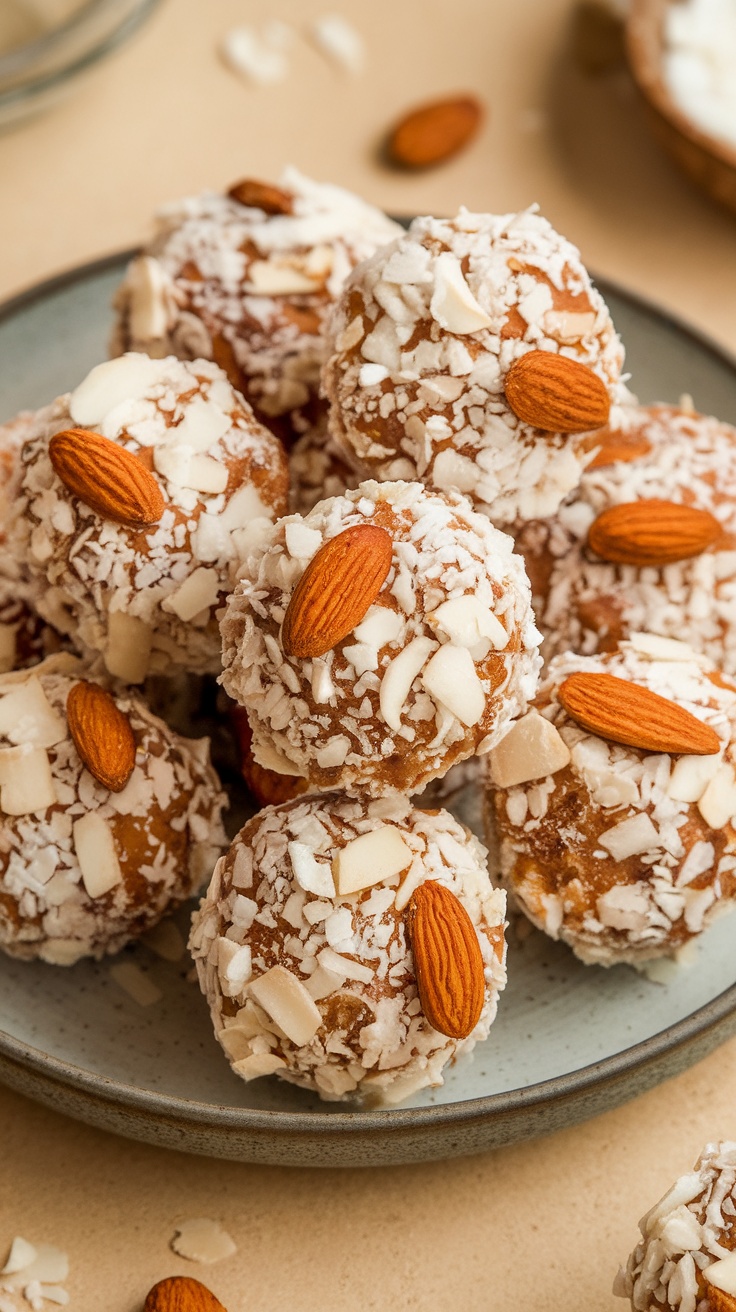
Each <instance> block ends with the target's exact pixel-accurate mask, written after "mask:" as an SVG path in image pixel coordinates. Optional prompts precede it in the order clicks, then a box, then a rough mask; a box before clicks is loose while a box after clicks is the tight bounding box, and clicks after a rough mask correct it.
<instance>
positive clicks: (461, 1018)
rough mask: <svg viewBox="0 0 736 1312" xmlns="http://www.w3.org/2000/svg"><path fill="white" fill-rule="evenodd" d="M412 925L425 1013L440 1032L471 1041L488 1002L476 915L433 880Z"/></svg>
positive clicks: (422, 890) (414, 906)
mask: <svg viewBox="0 0 736 1312" xmlns="http://www.w3.org/2000/svg"><path fill="white" fill-rule="evenodd" d="M407 923H408V930H409V939H410V941H411V949H412V953H413V955H414V974H415V975H416V979H417V989H418V990H419V1000H420V1002H421V1004H422V1011H423V1012H424V1015H425V1016H426V1018H427V1020H428V1021H429V1023H430V1025H431V1026H432V1027H433V1029H436V1030H438V1031H439V1033H440V1034H446V1035H447V1036H448V1037H449V1038H451V1039H466V1038H467V1037H468V1035H469V1034H472V1032H473V1030H474V1029H475V1027H476V1025H477V1024H478V1021H479V1020H480V1014H481V1012H482V1010H483V1000H484V998H485V976H484V974H483V957H482V955H481V950H480V944H479V943H478V936H477V934H476V932H475V929H474V928H473V922H472V920H471V919H470V916H469V915H468V913H467V911H466V910H465V907H464V906H463V904H462V902H460V901H458V899H457V898H456V897H455V894H454V893H452V892H451V891H450V889H449V888H446V887H445V885H444V884H438V883H437V882H436V881H435V880H433V879H430V880H428V881H427V883H426V884H420V886H419V888H418V889H417V890H416V892H415V893H414V894H413V895H412V899H411V902H410V903H409V915H408V922H407Z"/></svg>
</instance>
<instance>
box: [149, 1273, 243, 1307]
mask: <svg viewBox="0 0 736 1312" xmlns="http://www.w3.org/2000/svg"><path fill="white" fill-rule="evenodd" d="M143 1312H225V1308H224V1307H223V1305H222V1303H221V1302H220V1300H219V1298H215V1296H214V1294H212V1293H211V1292H210V1290H209V1289H207V1288H206V1287H205V1286H204V1285H201V1284H200V1283H199V1281H198V1280H192V1278H191V1276H169V1277H168V1278H167V1279H166V1280H159V1282H158V1284H156V1285H154V1286H153V1289H151V1290H150V1291H149V1293H148V1296H147V1298H146V1301H145V1304H144V1307H143Z"/></svg>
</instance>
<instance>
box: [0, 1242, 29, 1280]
mask: <svg viewBox="0 0 736 1312" xmlns="http://www.w3.org/2000/svg"><path fill="white" fill-rule="evenodd" d="M37 1257H38V1250H37V1249H36V1248H34V1246H33V1244H29V1242H28V1240H27V1239H22V1238H21V1236H20V1235H17V1236H16V1237H15V1239H14V1240H13V1242H12V1244H11V1245H10V1252H9V1253H8V1258H7V1261H6V1263H5V1266H4V1267H3V1269H2V1271H0V1275H2V1276H12V1275H15V1273H16V1271H22V1270H23V1269H24V1267H27V1266H30V1265H31V1263H32V1262H35V1260H36V1258H37Z"/></svg>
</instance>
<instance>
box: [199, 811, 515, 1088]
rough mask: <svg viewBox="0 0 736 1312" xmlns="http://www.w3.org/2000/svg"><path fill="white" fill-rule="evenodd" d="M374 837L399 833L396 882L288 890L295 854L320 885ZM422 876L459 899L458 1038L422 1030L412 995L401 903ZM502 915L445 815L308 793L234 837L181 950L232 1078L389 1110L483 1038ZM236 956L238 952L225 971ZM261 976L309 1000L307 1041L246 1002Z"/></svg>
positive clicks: (501, 950)
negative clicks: (464, 960) (361, 841)
mask: <svg viewBox="0 0 736 1312" xmlns="http://www.w3.org/2000/svg"><path fill="white" fill-rule="evenodd" d="M382 827H388V828H389V829H390V830H392V831H398V834H399V835H400V836H401V839H402V840H403V842H404V843H405V844H406V846H407V849H408V851H407V862H408V863H409V864H408V868H406V869H405V870H403V871H402V872H401V873H400V874H396V875H394V876H393V877H391V878H388V879H386V880H384V881H382V882H380V883H377V884H375V885H374V886H373V887H372V888H367V889H364V890H363V891H362V892H357V893H352V894H350V895H348V896H339V895H332V896H329V895H325V894H324V893H323V894H321V895H318V894H316V893H313V892H311V891H308V890H306V889H305V888H304V887H303V886H302V884H300V882H299V878H298V876H297V869H299V870H301V869H303V867H302V866H299V867H297V866H295V865H294V858H293V857H292V853H295V851H296V853H297V855H300V856H301V859H302V861H304V859H305V853H307V854H308V855H307V857H306V860H307V862H309V861H310V860H311V861H316V862H318V863H319V864H318V867H317V868H318V869H319V870H320V871H321V872H322V876H323V877H324V876H325V874H326V877H327V879H328V880H329V879H331V875H330V874H329V872H330V870H331V868H332V863H333V861H334V860H335V858H336V857H337V856H338V854H339V853H340V852H341V851H344V849H345V848H346V846H347V845H348V844H349V843H350V842H352V841H353V840H355V839H357V838H360V837H361V836H362V835H366V834H369V833H371V832H372V831H375V830H378V829H380V828H382ZM394 837H395V834H394ZM294 844H298V845H300V847H298V848H296V849H295V848H294V846H293V845H294ZM301 878H302V880H304V875H303V874H302V875H301ZM430 879H435V880H438V881H439V882H440V883H442V884H444V885H445V886H446V887H447V888H449V889H451V890H452V892H453V893H454V894H455V895H456V896H457V897H458V898H459V900H460V902H461V903H462V905H463V906H464V908H465V910H466V911H467V912H468V915H469V916H470V919H471V921H472V922H473V925H474V926H475V929H476V932H477V935H478V941H479V944H480V948H481V953H482V957H483V963H484V975H485V999H484V1004H483V1011H482V1013H481V1016H480V1019H479V1021H478V1024H477V1025H476V1027H475V1029H474V1030H473V1032H472V1034H471V1035H469V1037H468V1038H466V1039H463V1040H457V1039H452V1038H448V1037H447V1036H446V1035H444V1034H440V1033H438V1032H437V1031H436V1030H435V1029H433V1028H432V1026H431V1025H430V1024H429V1022H428V1021H427V1019H426V1018H425V1016H424V1015H423V1014H422V1010H421V1005H420V1001H419V997H418V995H417V988H416V983H415V978H414V965H413V959H412V953H411V949H410V947H409V944H408V941H407V934H406V906H407V904H408V902H409V898H410V896H411V893H412V892H413V890H414V889H415V888H416V887H418V886H419V885H420V884H422V883H424V882H425V881H426V880H430ZM306 882H308V881H306ZM505 907H506V900H505V894H504V893H503V891H502V890H501V889H498V888H494V887H493V885H492V884H491V880H490V876H489V874H488V868H487V864H486V852H485V849H484V848H483V847H482V846H481V844H480V843H479V842H478V841H477V839H475V838H474V837H473V836H472V835H471V834H470V833H469V832H468V831H467V830H466V829H464V828H463V827H462V826H461V825H460V824H458V822H457V821H456V820H455V819H453V817H452V816H450V815H449V814H448V813H447V812H446V811H433V812H427V811H420V810H415V809H412V807H411V805H410V803H409V802H408V800H407V799H406V798H403V797H397V796H393V797H391V798H389V799H384V800H382V801H374V802H371V803H369V804H368V805H367V806H366V805H365V804H364V803H362V802H359V801H356V800H353V799H349V798H346V797H342V796H339V795H329V794H328V795H322V796H319V797H317V796H314V795H311V796H308V797H304V798H298V799H296V800H295V801H292V802H288V803H285V804H284V805H282V806H278V807H267V808H266V809H265V810H263V811H260V812H259V813H258V815H256V816H255V817H254V818H253V819H252V820H250V821H249V822H248V824H247V825H246V826H245V828H244V829H242V830H241V832H240V834H239V835H238V836H237V838H236V839H235V841H234V843H233V845H232V847H231V848H230V851H229V852H228V853H227V855H226V856H225V857H223V858H222V859H221V860H220V861H219V862H218V864H217V866H216V868H215V873H214V875H213V878H212V883H211V885H210V888H209V890H208V892H207V895H206V897H205V898H204V900H203V902H202V903H201V907H200V910H199V912H198V913H195V916H194V922H193V930H192V936H191V940H190V948H191V950H192V953H193V955H194V958H195V961H196V963H197V971H198V974H199V979H200V984H201V987H202V991H203V992H204V994H205V996H206V997H207V1001H208V1002H209V1006H210V1011H211V1014H212V1020H213V1022H214V1026H215V1033H216V1035H217V1038H218V1039H219V1041H220V1043H221V1044H222V1047H223V1048H224V1050H225V1053H226V1054H227V1056H228V1059H229V1061H230V1062H231V1064H232V1067H233V1070H234V1071H235V1072H236V1074H238V1075H242V1076H243V1078H245V1079H250V1078H254V1077H255V1075H256V1074H266V1073H271V1072H274V1073H276V1074H278V1075H279V1076H281V1077H282V1078H283V1079H285V1080H289V1081H290V1082H291V1083H293V1084H298V1085H300V1086H302V1087H303V1088H308V1089H316V1090H317V1092H318V1093H319V1095H320V1097H322V1098H325V1099H327V1100H330V1101H334V1100H341V1099H346V1098H353V1097H363V1098H369V1097H370V1098H371V1100H375V1101H386V1102H399V1101H401V1100H402V1099H404V1098H408V1097H410V1096H411V1095H412V1094H414V1093H416V1092H417V1091H418V1090H419V1089H422V1088H424V1087H426V1086H427V1085H438V1084H441V1083H442V1070H443V1067H444V1066H445V1065H446V1064H447V1062H448V1061H450V1060H452V1059H453V1058H454V1057H456V1056H458V1055H459V1054H460V1053H469V1052H470V1051H471V1050H472V1049H473V1047H474V1046H475V1044H476V1043H477V1042H478V1041H479V1040H481V1039H484V1038H485V1037H486V1036H487V1034H488V1030H489V1027H490V1025H491V1023H492V1021H493V1019H494V1017H495V1015H496V1008H497V1003H498V995H499V993H500V991H501V990H502V989H503V987H504V985H505V982H506V972H505V954H506V947H505V940H504V924H505ZM238 947H241V948H242V949H245V951H244V952H243V955H242V956H240V957H239V958H237V959H236V961H233V951H234V950H237V948H238ZM273 966H281V967H284V968H285V969H286V970H287V971H289V972H290V973H291V974H292V975H293V976H295V977H296V979H297V980H298V981H299V982H300V984H301V985H302V986H303V988H304V989H305V990H306V993H307V995H308V998H310V999H313V1000H314V1002H315V1003H316V1006H317V1008H318V1010H319V1016H317V1017H315V1022H314V1024H315V1026H317V1025H318V1028H316V1032H315V1033H314V1035H313V1037H312V1038H311V1040H310V1041H308V1042H305V1043H301V1044H297V1043H295V1042H292V1041H290V1040H289V1039H287V1038H286V1037H285V1035H284V1033H283V1032H282V1031H281V1030H280V1028H279V1026H278V1024H276V1023H275V1022H274V1021H273V1019H272V1018H271V1017H270V1016H269V1014H268V1013H267V1012H266V1011H264V1010H263V1008H262V1007H261V1006H259V1005H258V1004H257V1003H256V1002H255V1000H254V998H253V996H252V987H253V984H254V983H256V982H257V980H258V979H259V977H260V976H262V975H263V974H264V972H266V971H268V970H270V969H271V968H272V967H273ZM264 1058H265V1061H264ZM269 1059H270V1060H269Z"/></svg>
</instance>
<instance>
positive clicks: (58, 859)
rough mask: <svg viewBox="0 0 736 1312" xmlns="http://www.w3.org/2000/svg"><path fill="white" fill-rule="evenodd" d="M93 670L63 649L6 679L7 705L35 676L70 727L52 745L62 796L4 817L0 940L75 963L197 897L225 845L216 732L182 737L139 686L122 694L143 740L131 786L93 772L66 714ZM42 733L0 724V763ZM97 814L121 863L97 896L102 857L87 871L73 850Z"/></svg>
mask: <svg viewBox="0 0 736 1312" xmlns="http://www.w3.org/2000/svg"><path fill="white" fill-rule="evenodd" d="M88 677H89V676H88V672H87V670H86V669H85V667H84V666H82V665H81V664H80V663H79V662H78V661H77V660H76V659H75V658H74V657H71V656H67V655H64V656H56V657H52V658H50V659H49V660H47V661H45V662H43V663H42V664H41V665H37V666H36V667H35V668H34V669H33V670H29V671H27V672H24V673H22V674H14V675H5V676H4V677H3V678H2V679H1V680H0V708H1V707H2V698H3V697H4V696H6V695H7V694H9V693H12V692H13V691H14V690H15V689H17V688H18V686H19V684H21V683H23V682H25V681H27V680H29V679H32V680H38V682H40V684H41V687H42V689H43V693H44V694H45V697H46V699H47V701H48V703H49V705H50V708H51V709H52V711H53V712H55V713H56V714H57V715H58V716H59V718H60V722H61V723H60V735H63V736H61V740H60V741H58V742H57V743H55V744H54V745H53V746H50V747H48V748H46V755H47V758H48V764H49V767H50V772H51V780H52V785H53V793H54V795H55V798H56V801H55V802H54V803H53V804H52V805H49V806H47V807H45V808H43V809H40V810H35V811H33V812H31V813H26V814H21V815H3V816H2V825H0V947H1V948H2V949H3V951H5V952H7V953H8V954H9V955H11V956H13V957H20V958H22V959H24V960H27V961H30V960H32V959H35V958H39V959H40V960H41V961H46V962H50V963H53V964H55V965H62V966H67V965H72V964H73V963H74V962H75V961H78V960H79V959H80V958H82V957H95V958H98V959H99V958H101V957H103V956H105V955H106V954H107V953H113V952H117V951H119V950H120V948H122V947H123V946H124V945H125V944H126V943H128V942H130V941H131V940H132V939H136V938H139V937H140V935H141V934H143V933H145V931H146V930H147V929H149V928H150V927H151V926H152V925H154V924H156V923H157V922H158V921H159V920H160V919H161V917H162V916H163V915H165V914H166V913H167V912H168V911H171V910H172V909H173V908H175V907H176V906H178V905H179V904H180V903H181V902H183V901H184V900H185V899H187V898H188V897H191V895H192V894H193V893H196V892H197V891H198V889H200V888H201V886H202V884H203V882H205V881H206V880H207V879H209V877H210V874H211V871H212V869H213V866H214V864H215V862H216V860H217V858H218V856H219V854H220V852H221V851H222V849H223V847H224V846H225V844H226V838H225V833H224V830H223V827H222V823H221V818H220V817H221V812H222V809H223V807H224V805H225V803H226V799H225V796H224V794H223V793H222V792H221V791H220V786H219V780H218V779H217V776H216V774H215V772H214V770H213V769H212V767H211V765H210V761H209V742H208V740H207V739H198V740H196V741H194V740H189V739H187V738H182V737H180V736H179V735H178V734H175V733H174V732H173V731H172V730H171V729H169V728H168V727H167V726H166V725H165V724H164V723H163V721H161V720H159V719H157V718H156V716H154V715H153V714H152V713H151V711H150V710H149V709H148V707H147V706H146V704H145V703H144V702H143V701H142V700H141V698H140V697H139V696H137V695H136V694H134V693H123V694H119V693H118V694H115V698H114V699H115V702H116V705H117V706H118V708H119V709H120V710H121V711H122V712H123V713H124V714H125V715H126V716H127V717H128V719H129V721H130V724H131V727H132V729H133V734H134V737H135V742H136V749H137V751H136V764H135V768H134V770H133V773H132V775H131V777H130V780H129V782H128V783H127V784H126V786H125V788H124V789H123V790H122V792H118V793H115V792H110V791H109V790H108V789H107V788H106V787H104V786H103V785H102V784H100V783H98V782H97V781H96V779H95V778H94V777H93V776H92V775H91V774H90V773H89V771H88V770H87V769H86V768H85V766H84V765H83V763H82V760H81V758H80V756H79V754H78V752H77V749H76V747H75V745H74V742H73V741H72V738H71V736H70V733H69V730H68V725H67V721H66V700H67V697H68V695H69V692H70V690H71V688H72V687H74V685H75V684H76V683H77V682H78V680H79V679H80V678H88ZM36 732H37V726H36V725H35V724H34V723H33V721H32V719H29V720H27V722H26V723H25V724H23V723H20V724H17V725H15V726H14V727H13V729H12V730H11V731H10V732H0V769H4V760H5V758H6V756H7V753H8V751H9V750H11V749H15V750H17V749H18V747H20V748H21V749H22V751H24V752H30V751H31V750H32V747H33V743H34V734H35V733H36ZM52 736H55V735H52ZM91 815H94V816H95V817H97V819H98V821H99V822H100V825H99V826H98V828H102V829H103V832H105V834H106V836H107V842H108V844H111V845H112V847H113V849H114V853H115V858H116V860H117V864H118V867H119V871H118V874H119V877H118V879H117V882H114V883H112V886H111V887H109V888H108V889H107V890H106V891H103V892H101V893H100V894H99V895H93V894H92V892H90V891H89V890H88V887H87V881H89V879H90V878H94V877H96V876H97V875H98V874H99V872H100V870H101V869H102V866H103V854H102V853H100V854H99V858H98V859H97V860H95V861H94V862H93V869H92V872H91V874H90V870H89V867H88V868H87V869H86V870H85V871H84V874H83V871H82V867H81V865H80V859H79V857H78V854H77V847H76V843H77V833H78V831H75V824H76V822H78V821H80V820H81V819H82V818H84V817H89V816H91ZM103 822H104V824H103ZM113 866H114V861H113ZM114 878H115V875H114V874H113V875H112V876H111V878H110V881H108V882H111V881H112V880H113V879H114Z"/></svg>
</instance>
